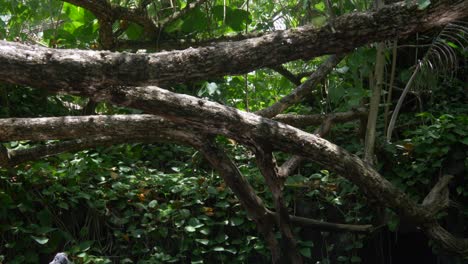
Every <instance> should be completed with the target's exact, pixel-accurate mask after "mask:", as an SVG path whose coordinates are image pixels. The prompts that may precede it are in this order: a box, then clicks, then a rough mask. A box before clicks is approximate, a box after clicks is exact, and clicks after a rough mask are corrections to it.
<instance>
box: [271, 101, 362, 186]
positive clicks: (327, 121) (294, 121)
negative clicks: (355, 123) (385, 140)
mask: <svg viewBox="0 0 468 264" xmlns="http://www.w3.org/2000/svg"><path fill="white" fill-rule="evenodd" d="M366 115H367V111H366V109H365V108H358V109H354V110H352V111H348V112H342V113H332V114H328V115H295V114H284V115H277V116H276V117H275V118H274V120H278V121H279V120H281V121H283V123H286V124H289V125H292V126H295V127H306V126H310V125H318V124H320V123H321V126H320V127H319V128H317V129H316V130H315V132H314V133H315V134H317V135H318V136H320V137H324V136H325V135H326V134H328V133H329V132H330V130H331V127H332V125H333V124H334V123H343V122H348V121H352V120H355V119H358V118H362V117H363V116H366ZM304 160H305V158H304V157H301V156H293V157H291V158H290V159H289V160H287V161H285V162H284V163H283V164H282V165H281V166H280V167H279V168H278V175H279V177H280V178H286V177H288V176H289V175H291V174H292V173H293V172H294V171H295V170H296V169H297V168H298V167H299V165H301V163H302V162H303V161H304Z"/></svg>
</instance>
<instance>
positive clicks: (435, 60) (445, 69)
mask: <svg viewBox="0 0 468 264" xmlns="http://www.w3.org/2000/svg"><path fill="white" fill-rule="evenodd" d="M467 45H468V22H465V21H457V22H453V23H450V24H448V25H447V26H445V28H444V29H443V30H442V31H441V32H440V33H439V35H438V36H437V37H436V38H434V41H433V42H432V44H431V46H430V47H429V49H428V50H427V52H426V54H425V55H424V57H423V58H422V59H421V60H419V61H418V63H417V64H416V65H415V67H414V70H413V74H412V75H411V77H410V79H409V80H408V82H407V83H406V86H405V89H404V90H403V93H402V94H401V96H400V98H399V99H398V103H397V105H396V106H395V110H394V111H393V113H392V117H391V119H390V123H389V125H388V129H387V141H390V140H391V137H392V132H393V128H394V127H395V122H396V119H397V117H398V113H399V112H400V109H401V106H402V105H403V101H404V99H405V97H406V94H407V93H408V91H409V90H410V89H413V90H415V91H424V90H431V88H434V87H433V86H434V85H436V84H437V80H438V79H439V78H452V77H453V73H454V72H456V71H457V70H458V65H459V60H460V58H459V55H458V54H459V52H458V51H457V49H460V50H463V51H465V50H466V46H467Z"/></svg>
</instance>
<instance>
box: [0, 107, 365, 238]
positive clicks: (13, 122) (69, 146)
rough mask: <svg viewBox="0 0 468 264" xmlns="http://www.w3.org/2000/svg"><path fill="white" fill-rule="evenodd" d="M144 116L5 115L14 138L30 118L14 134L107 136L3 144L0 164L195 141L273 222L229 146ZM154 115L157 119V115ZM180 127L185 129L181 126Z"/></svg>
mask: <svg viewBox="0 0 468 264" xmlns="http://www.w3.org/2000/svg"><path fill="white" fill-rule="evenodd" d="M143 116H144V117H146V119H147V122H148V123H145V121H142V118H141V117H140V115H125V116H118V115H116V116H102V115H101V116H91V117H87V116H81V117H74V118H62V117H49V118H22V119H16V118H11V119H0V127H3V128H7V129H6V130H3V131H2V135H3V132H5V131H10V132H6V137H5V136H3V137H2V140H9V139H8V136H9V135H10V136H11V135H13V134H14V133H11V131H15V130H17V129H19V128H20V127H21V126H22V124H24V123H30V124H32V125H31V126H29V128H28V129H27V130H25V132H24V133H22V134H21V135H20V136H15V137H14V138H16V139H18V138H21V139H26V138H27V139H33V140H51V139H57V138H73V137H75V136H76V135H87V136H90V134H92V133H94V132H95V131H100V135H101V136H100V137H92V138H84V139H76V140H67V141H61V142H57V143H51V144H48V145H42V146H37V147H32V148H29V149H21V150H7V149H6V148H5V147H3V145H0V166H14V165H17V164H19V163H21V162H25V161H30V160H35V159H40V158H44V157H48V156H52V155H56V154H59V153H63V152H73V151H79V150H83V149H88V148H92V147H96V146H107V145H114V144H121V143H128V142H141V143H153V142H161V141H164V142H167V141H173V142H176V143H180V144H185V145H190V146H193V147H195V148H197V149H199V150H200V151H201V152H202V153H204V154H205V155H209V157H207V159H208V160H209V161H210V163H211V164H212V165H213V168H215V169H216V170H217V171H218V172H219V173H220V174H223V175H222V177H223V178H226V179H227V180H226V183H227V184H228V186H229V187H230V188H231V189H232V190H233V191H234V193H235V194H236V195H237V196H239V197H240V196H242V197H240V198H239V200H240V201H241V203H242V204H243V205H244V206H245V208H246V210H247V212H248V215H249V216H250V217H251V218H252V219H254V220H256V219H262V218H263V217H265V216H266V215H267V214H268V215H269V217H270V218H271V219H270V220H268V221H271V222H272V223H273V221H274V218H275V216H274V214H275V212H271V211H269V210H267V209H266V208H265V207H264V205H263V203H262V201H261V199H260V198H259V197H258V196H257V195H256V194H255V191H254V190H253V188H252V187H251V186H250V184H249V183H248V182H247V180H246V179H245V177H244V176H243V175H242V174H241V173H240V171H239V170H238V169H237V167H236V166H235V164H234V163H233V162H232V160H231V159H230V158H229V157H228V156H227V155H226V154H225V152H224V150H222V149H221V148H220V147H218V146H217V145H216V144H215V143H214V142H213V141H212V140H210V139H203V140H201V139H199V137H200V135H201V134H200V133H197V134H191V133H190V132H188V130H190V129H191V128H190V127H185V128H186V130H185V131H184V130H182V131H175V130H172V128H171V129H170V130H167V131H165V129H166V128H167V127H171V126H168V125H165V124H164V123H165V122H166V123H170V122H169V121H165V122H161V120H163V119H162V118H159V117H155V116H150V115H143ZM148 117H154V118H153V119H151V118H148ZM133 123H136V124H133ZM49 125H52V126H54V127H56V128H57V129H58V131H57V132H56V133H55V134H53V133H49V132H50V128H48V127H49ZM145 126H146V127H148V128H149V129H157V133H156V134H151V133H148V131H145V132H144V133H142V132H141V131H140V132H138V129H139V128H140V127H145ZM174 126H175V125H174ZM178 127H179V130H180V126H178ZM122 129H124V130H125V131H122V132H121V133H120V134H115V133H114V131H118V130H122ZM135 129H137V130H135ZM88 131H91V132H88ZM57 134H60V135H61V136H57ZM102 135H105V136H102ZM290 217H291V219H292V222H293V223H294V224H297V225H300V226H309V227H314V228H317V229H320V228H322V227H323V228H324V230H332V231H351V232H361V231H362V232H369V231H370V229H369V228H371V227H370V226H368V225H363V226H360V225H347V224H336V223H328V222H322V221H318V220H313V219H308V218H303V217H295V216H290ZM262 221H266V219H263V220H262Z"/></svg>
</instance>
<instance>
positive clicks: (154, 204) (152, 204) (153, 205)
mask: <svg viewBox="0 0 468 264" xmlns="http://www.w3.org/2000/svg"><path fill="white" fill-rule="evenodd" d="M157 205H158V201H156V200H152V201H151V202H149V204H148V207H149V208H155V207H156V206H157Z"/></svg>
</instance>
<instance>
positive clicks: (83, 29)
mask: <svg viewBox="0 0 468 264" xmlns="http://www.w3.org/2000/svg"><path fill="white" fill-rule="evenodd" d="M114 2H121V3H120V4H126V5H127V6H130V7H131V6H132V5H135V4H137V3H136V2H138V1H132V0H130V1H114ZM124 2H125V3H124ZM154 2H155V4H154V5H152V9H151V10H152V12H154V13H157V14H158V15H160V16H164V15H166V16H167V15H168V14H171V12H172V9H168V8H167V3H166V2H169V1H154ZM173 2H176V4H177V5H178V6H181V7H184V6H185V5H186V2H185V1H173ZM224 2H226V1H224ZM227 2H228V3H227V4H228V5H227V6H224V5H223V1H211V2H210V4H206V5H203V6H202V7H200V8H197V9H195V10H192V11H191V12H190V13H189V14H187V16H185V17H183V19H179V20H177V21H175V22H174V23H172V24H171V25H170V26H169V27H167V28H165V29H164V31H163V32H162V33H161V34H162V38H167V39H172V38H174V39H177V38H184V37H185V38H186V37H190V38H195V39H206V38H211V37H216V36H221V35H225V34H228V33H248V32H254V31H255V32H257V31H266V30H272V29H274V28H275V27H278V28H291V27H296V26H300V25H304V24H307V23H312V24H313V25H315V26H321V25H322V24H323V23H325V21H326V18H327V15H326V12H325V4H324V2H323V1H310V0H304V1H299V5H297V3H298V1H279V2H281V3H282V4H281V5H276V4H273V2H274V1H255V3H252V2H253V1H250V2H244V1H227ZM334 2H336V3H335V4H334V6H333V9H334V12H335V14H337V15H340V14H344V13H348V12H351V11H353V10H366V9H368V8H369V6H370V5H371V4H370V1H351V0H341V1H334ZM421 2H423V4H426V2H429V1H421ZM159 5H160V6H159ZM275 19H276V23H279V24H275V22H274V21H275ZM121 23H126V22H123V21H122V22H121ZM121 23H116V24H115V25H114V28H115V30H118V29H119V28H120V27H121V26H122V25H121ZM98 28H99V24H98V21H97V20H96V18H95V17H94V15H93V14H91V13H90V12H89V11H87V10H85V9H83V8H78V7H75V6H73V5H71V4H68V3H63V2H61V1H55V0H49V1H37V0H22V1H20V0H14V1H11V0H0V38H2V39H3V38H5V39H7V40H15V39H18V40H19V41H24V42H28V43H39V44H42V45H46V46H49V47H58V48H83V49H96V48H97V43H98V37H99V36H98ZM141 32H142V29H141V28H140V26H138V25H136V24H133V23H130V24H129V25H126V29H125V31H124V34H123V36H122V37H123V38H124V39H129V40H139V39H141ZM414 41H415V40H414V39H411V40H408V42H414ZM451 45H455V49H456V50H457V52H458V53H459V54H458V55H459V56H460V57H461V58H463V55H464V54H462V53H463V50H462V48H461V47H459V46H457V45H456V43H451ZM405 52H406V53H408V54H411V55H410V57H411V59H407V58H402V59H400V60H399V61H398V67H397V80H396V84H395V86H397V87H404V85H405V83H406V82H407V81H408V78H409V75H410V74H411V70H412V68H411V67H412V66H413V62H414V59H415V58H418V56H421V55H420V54H421V51H419V52H420V54H419V55H418V54H416V52H415V51H414V50H413V49H411V48H407V49H405ZM465 52H466V50H465ZM465 55H466V54H465ZM386 56H387V62H388V65H390V49H389V51H388V52H387V53H386ZM324 59H325V58H316V59H314V60H312V61H306V62H305V61H296V62H291V63H288V64H286V65H285V66H286V68H287V69H288V70H290V71H291V72H293V73H302V72H310V71H313V70H314V69H316V68H317V66H318V65H320V63H321V62H323V60H324ZM410 60H411V61H410ZM460 61H463V59H460ZM374 63H375V49H374V48H373V47H362V48H360V49H358V50H356V51H355V52H353V53H352V54H350V55H349V56H347V58H346V59H345V60H344V61H343V62H341V63H340V65H339V66H338V67H337V68H336V70H335V71H334V72H332V73H331V74H330V75H329V76H328V79H327V80H326V81H325V82H324V83H323V84H321V85H320V87H319V88H318V89H317V92H316V93H314V94H311V97H310V98H308V101H307V102H306V103H305V104H303V105H300V106H295V107H292V108H289V109H288V111H289V112H294V113H301V114H309V113H331V112H342V111H347V110H350V109H353V107H357V106H360V105H362V104H363V103H364V102H366V101H367V100H368V97H369V94H370V92H369V83H370V82H372V80H369V76H371V75H372V72H373V69H374ZM460 66H461V67H460V68H458V69H457V71H454V73H453V76H451V78H446V77H445V76H439V78H434V79H426V80H421V82H422V81H430V82H432V83H431V86H430V89H429V88H427V87H425V90H423V89H422V88H421V89H420V90H416V91H415V93H414V96H413V97H414V98H410V99H408V103H406V104H405V105H404V109H403V113H402V114H401V116H400V117H399V120H398V123H397V125H399V126H397V129H396V131H395V135H396V136H397V139H396V140H395V141H394V142H392V143H387V142H385V140H384V139H383V131H384V130H385V127H384V119H383V117H382V118H380V119H379V121H378V131H377V132H378V146H377V148H378V151H377V152H378V155H377V156H378V164H377V165H376V166H377V167H378V168H379V171H380V172H381V173H382V175H384V176H385V177H386V178H387V179H389V180H391V181H392V182H393V183H395V184H396V185H397V186H398V187H399V188H401V189H402V190H404V191H406V192H408V193H409V194H410V195H411V196H412V197H414V198H415V199H417V200H418V201H421V200H422V199H423V198H424V197H425V195H426V194H427V192H428V191H429V190H430V189H431V186H433V185H434V184H435V182H437V179H438V177H439V176H440V175H442V174H444V173H458V175H456V176H457V177H456V178H455V180H454V183H453V184H452V185H450V189H451V195H452V198H453V200H455V201H458V202H459V203H461V204H463V203H465V204H466V202H467V201H468V180H467V179H466V176H463V171H465V172H466V167H467V166H468V159H467V158H466V157H467V148H466V145H468V135H467V133H468V132H467V131H468V109H467V107H466V104H465V103H466V99H467V98H466V94H465V92H466V91H465V90H464V89H465V88H466V87H464V86H466V83H464V81H466V80H463V79H462V77H460V76H464V75H463V73H465V74H466V72H467V69H466V65H464V64H463V62H460ZM463 67H465V68H463ZM388 72H389V71H388ZM408 72H409V73H408ZM465 78H466V77H465ZM294 88H295V86H294V85H293V84H292V83H291V82H290V81H288V80H287V79H286V78H285V77H283V76H281V75H280V74H278V73H276V72H275V71H273V70H271V69H261V70H257V71H255V72H252V73H249V74H245V75H241V76H229V77H225V78H221V79H216V80H209V81H206V82H203V83H194V84H193V83H192V84H184V85H180V86H178V87H175V88H174V89H175V90H176V91H177V92H181V93H189V94H193V95H197V96H199V97H205V98H208V99H210V100H213V101H217V102H221V103H223V104H226V105H230V106H233V107H236V108H239V109H242V110H248V111H255V110H259V109H262V108H264V107H266V106H268V105H271V104H272V103H274V102H276V101H277V100H278V99H279V98H281V97H282V96H284V95H286V94H288V93H289V92H290V91H291V90H292V89H294ZM396 93H397V95H398V94H399V93H400V92H398V91H396ZM395 100H397V99H395ZM86 102H87V100H86V99H84V98H80V97H75V96H69V95H66V96H64V95H50V94H46V93H43V92H41V91H38V90H34V89H30V88H27V87H17V86H12V85H6V84H0V103H1V105H0V107H1V108H0V115H1V117H3V118H4V117H41V116H64V115H75V114H80V113H81V108H83V107H84V106H85V105H86ZM415 102H420V103H419V104H416V103H415ZM386 103H391V102H386ZM413 105H415V106H413ZM96 112H97V113H98V114H116V113H140V111H138V110H134V109H125V108H120V107H115V106H112V105H110V104H107V103H99V104H98V106H97V108H96ZM358 127H359V122H358V121H355V122H351V123H346V124H337V125H336V126H335V127H334V128H333V130H332V132H331V133H330V134H329V135H328V136H327V138H328V139H330V140H331V141H332V142H335V143H337V144H339V145H340V146H343V147H345V148H346V149H348V150H349V151H351V152H353V153H356V154H357V155H362V148H363V146H362V142H361V141H362V140H361V138H359V135H358V133H357V130H358ZM314 129H315V128H314V127H309V128H306V130H307V131H310V132H312V131H314ZM218 142H219V143H221V144H224V145H225V147H226V148H227V149H228V151H229V154H230V156H231V157H232V158H233V160H234V161H235V162H236V164H237V165H238V166H239V168H240V170H241V171H242V173H244V175H245V176H246V177H247V178H248V179H249V181H250V182H251V184H252V185H253V186H254V187H255V189H256V190H257V193H258V195H259V196H261V197H262V198H264V199H265V201H266V203H267V205H268V206H269V207H270V208H271V207H272V206H271V194H270V193H269V191H268V190H267V188H266V186H265V183H264V180H263V178H262V176H261V175H260V173H259V172H258V170H257V169H256V166H255V161H254V158H253V155H252V153H250V152H249V151H248V150H246V149H245V148H244V147H242V146H239V145H237V143H236V142H233V141H230V140H227V139H225V138H219V139H218ZM44 143H45V142H39V143H38V142H29V141H21V142H10V143H3V144H4V145H5V146H7V147H8V148H10V149H13V150H14V149H22V148H27V147H30V146H35V145H37V144H44ZM276 158H277V159H278V161H279V162H281V161H284V160H286V158H287V157H286V156H285V155H284V154H282V153H277V154H276ZM460 164H461V165H460ZM460 166H461V167H462V168H461V170H462V172H461V173H460V169H459V167H460ZM451 169H453V170H454V171H452V170H451ZM460 175H461V176H460ZM284 192H285V197H286V202H287V205H288V207H289V209H290V213H291V214H297V215H301V216H306V217H311V218H315V219H319V220H325V221H331V222H342V223H353V224H368V223H372V222H373V221H376V214H375V211H374V210H372V209H371V208H370V207H369V206H368V205H369V204H370V203H371V202H372V201H368V200H367V199H366V198H365V196H364V194H362V193H361V192H360V191H359V189H358V188H357V187H356V186H354V185H353V184H351V183H350V182H348V181H347V180H344V179H343V178H340V177H339V175H334V174H333V173H330V172H329V171H327V170H325V169H324V168H321V167H319V166H317V165H314V164H307V163H306V164H304V165H303V166H302V167H301V168H300V169H299V170H298V171H297V172H296V173H295V175H292V176H291V177H289V178H288V180H287V181H286V184H285V190H284ZM388 214H389V215H390V217H389V220H388V222H387V224H388V226H389V228H390V230H392V231H397V230H398V223H399V219H398V217H397V216H396V215H394V214H393V213H391V212H388ZM462 215H463V217H464V219H467V217H468V210H467V209H466V208H465V209H464V210H462ZM444 217H446V218H448V217H450V216H449V215H441V219H443V218H444ZM295 232H296V234H297V235H298V240H299V242H298V245H299V250H300V252H301V254H302V255H303V256H304V257H305V258H306V259H307V260H310V261H312V260H313V261H314V263H315V261H320V263H359V262H361V256H360V252H361V251H360V250H361V249H362V248H363V247H364V244H365V243H366V242H367V241H369V237H366V236H364V235H355V234H344V235H339V234H336V235H335V234H330V233H327V232H323V233H321V232H318V231H310V230H307V229H306V230H304V229H301V228H295ZM463 232H466V230H463ZM311 234H312V235H311ZM278 236H279V234H278ZM63 250H64V251H66V252H68V253H69V254H70V255H71V256H72V259H73V261H74V262H75V263H111V262H112V261H116V262H117V261H118V263H171V262H172V263H216V262H220V263H226V262H232V263H267V262H268V261H269V258H270V256H269V251H268V249H266V247H265V245H264V242H263V240H262V238H261V237H260V235H259V233H258V232H257V229H256V227H255V224H254V223H253V222H252V221H250V220H249V219H248V217H247V216H246V213H245V211H244V209H243V208H242V207H241V205H240V204H239V202H238V200H237V199H236V198H235V197H234V195H233V194H232V192H231V191H230V190H229V189H228V188H227V187H226V186H225V184H224V183H223V182H222V180H221V179H220V178H219V176H218V175H217V174H216V172H214V171H213V170H212V169H211V168H210V166H209V164H208V163H207V162H206V161H205V160H204V159H203V157H202V155H201V154H200V153H198V152H196V151H195V150H193V149H191V148H188V147H184V146H178V145H172V144H127V145H117V146H111V147H97V148H96V149H90V150H85V151H80V152H77V153H63V154H60V155H58V156H54V157H49V158H46V159H43V160H39V161H31V162H27V163H24V164H21V165H18V166H16V167H14V168H10V169H5V168H0V263H2V261H5V263H39V262H40V261H45V260H48V258H49V257H50V256H51V255H53V254H54V253H56V252H58V251H63ZM44 258H45V259H44Z"/></svg>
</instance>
